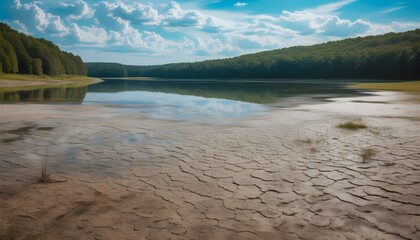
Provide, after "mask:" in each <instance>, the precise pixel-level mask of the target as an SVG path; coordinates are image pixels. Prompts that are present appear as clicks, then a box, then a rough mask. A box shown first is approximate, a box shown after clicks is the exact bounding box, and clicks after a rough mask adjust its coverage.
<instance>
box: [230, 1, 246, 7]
mask: <svg viewBox="0 0 420 240" xmlns="http://www.w3.org/2000/svg"><path fill="white" fill-rule="evenodd" d="M247 5H248V3H245V2H237V3H235V4H233V6H235V7H245V6H247Z"/></svg>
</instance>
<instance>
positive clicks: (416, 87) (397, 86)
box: [351, 81, 420, 93]
mask: <svg viewBox="0 0 420 240" xmlns="http://www.w3.org/2000/svg"><path fill="white" fill-rule="evenodd" d="M351 87H353V88H358V89H366V90H378V91H381V90H382V91H402V92H411V93H419V92H420V81H408V82H387V83H360V84H355V85H352V86H351Z"/></svg>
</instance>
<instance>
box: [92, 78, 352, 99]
mask: <svg viewBox="0 0 420 240" xmlns="http://www.w3.org/2000/svg"><path fill="white" fill-rule="evenodd" d="M347 84H349V81H344V82H343V81H336V80H246V81H240V80H179V79H177V80H165V79H161V80H147V81H145V80H121V79H107V80H105V81H104V82H102V83H99V84H95V85H91V86H89V92H92V93H109V92H124V91H147V92H162V93H174V94H180V95H190V96H200V97H205V98H219V99H229V100H236V101H242V102H250V103H259V104H267V103H274V102H277V101H278V100H279V98H286V97H295V96H302V95H305V96H311V97H316V96H319V97H335V96H341V95H354V94H355V93H357V91H356V90H354V89H349V88H346V87H345V86H346V85H347Z"/></svg>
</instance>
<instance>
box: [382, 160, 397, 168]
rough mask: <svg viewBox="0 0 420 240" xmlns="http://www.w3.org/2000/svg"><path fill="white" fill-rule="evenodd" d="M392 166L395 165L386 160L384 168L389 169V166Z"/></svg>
mask: <svg viewBox="0 0 420 240" xmlns="http://www.w3.org/2000/svg"><path fill="white" fill-rule="evenodd" d="M394 165H395V163H394V162H393V161H391V160H387V161H385V162H384V166H385V167H390V166H394Z"/></svg>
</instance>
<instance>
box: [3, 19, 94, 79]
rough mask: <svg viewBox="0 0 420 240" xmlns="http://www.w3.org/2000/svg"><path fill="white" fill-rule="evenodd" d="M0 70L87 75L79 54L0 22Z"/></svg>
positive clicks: (52, 74) (7, 71) (23, 72)
mask: <svg viewBox="0 0 420 240" xmlns="http://www.w3.org/2000/svg"><path fill="white" fill-rule="evenodd" d="M0 73H18V74H35V75H50V76H57V75H86V67H85V65H84V63H83V61H82V59H81V58H80V57H79V56H75V55H73V54H72V53H68V52H64V51H61V50H60V48H59V47H58V46H56V45H54V44H53V43H52V42H50V41H47V40H45V39H42V38H41V39H38V38H33V37H31V36H27V35H25V34H23V33H19V32H18V31H16V30H13V29H11V28H10V27H9V26H8V25H7V24H5V23H0Z"/></svg>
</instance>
